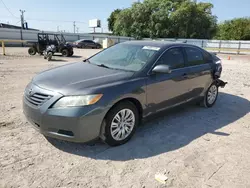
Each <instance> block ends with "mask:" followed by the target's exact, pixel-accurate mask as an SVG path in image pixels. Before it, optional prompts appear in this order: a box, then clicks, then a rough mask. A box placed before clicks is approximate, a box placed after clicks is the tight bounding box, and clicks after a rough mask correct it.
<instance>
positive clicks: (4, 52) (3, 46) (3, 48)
mask: <svg viewBox="0 0 250 188" xmlns="http://www.w3.org/2000/svg"><path fill="white" fill-rule="evenodd" d="M2 48H3V55H6V54H5V46H4V41H2Z"/></svg>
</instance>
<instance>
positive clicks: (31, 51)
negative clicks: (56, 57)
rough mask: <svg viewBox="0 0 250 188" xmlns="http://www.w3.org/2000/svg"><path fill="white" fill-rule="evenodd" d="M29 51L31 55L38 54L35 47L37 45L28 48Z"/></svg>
mask: <svg viewBox="0 0 250 188" xmlns="http://www.w3.org/2000/svg"><path fill="white" fill-rule="evenodd" d="M28 53H29V54H30V55H36V49H35V47H30V48H29V49H28Z"/></svg>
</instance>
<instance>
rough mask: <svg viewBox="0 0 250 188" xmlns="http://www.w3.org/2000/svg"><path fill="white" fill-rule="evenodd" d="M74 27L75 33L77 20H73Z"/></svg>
mask: <svg viewBox="0 0 250 188" xmlns="http://www.w3.org/2000/svg"><path fill="white" fill-rule="evenodd" d="M73 27H74V33H76V22H75V21H74V22H73Z"/></svg>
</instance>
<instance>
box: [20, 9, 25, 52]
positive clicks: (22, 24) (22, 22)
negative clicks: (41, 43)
mask: <svg viewBox="0 0 250 188" xmlns="http://www.w3.org/2000/svg"><path fill="white" fill-rule="evenodd" d="M20 12H21V30H20V34H21V40H23V29H24V16H23V13H25V10H21V9H20ZM22 47H23V43H22Z"/></svg>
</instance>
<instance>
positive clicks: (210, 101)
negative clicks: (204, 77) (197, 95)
mask: <svg viewBox="0 0 250 188" xmlns="http://www.w3.org/2000/svg"><path fill="white" fill-rule="evenodd" d="M218 93H219V90H218V86H217V85H216V83H213V84H212V85H211V86H210V87H209V88H208V90H207V92H206V94H205V96H204V98H203V101H202V106H204V107H206V108H210V107H212V106H213V105H214V104H215V102H216V100H217V98H218Z"/></svg>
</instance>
